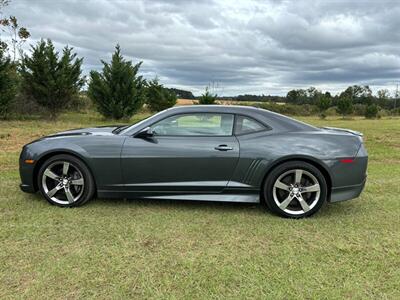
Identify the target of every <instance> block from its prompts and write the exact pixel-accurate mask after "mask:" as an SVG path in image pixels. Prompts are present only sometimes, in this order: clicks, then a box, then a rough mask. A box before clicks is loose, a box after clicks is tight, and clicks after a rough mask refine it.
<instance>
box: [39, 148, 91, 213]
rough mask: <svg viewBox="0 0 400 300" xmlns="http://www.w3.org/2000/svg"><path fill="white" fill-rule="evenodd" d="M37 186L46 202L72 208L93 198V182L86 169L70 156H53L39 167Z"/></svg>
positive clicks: (81, 163)
mask: <svg viewBox="0 0 400 300" xmlns="http://www.w3.org/2000/svg"><path fill="white" fill-rule="evenodd" d="M38 175H39V176H38V186H39V189H40V192H41V193H42V195H43V196H44V197H45V198H46V200H47V201H48V202H50V203H51V204H54V205H58V206H65V207H73V206H79V205H82V204H84V203H86V202H87V201H88V200H90V199H91V198H92V197H93V194H94V191H95V187H94V180H93V178H92V175H91V173H90V171H89V169H88V167H87V166H86V165H85V164H84V163H83V162H82V161H81V160H79V159H77V158H75V157H74V156H71V155H55V156H53V157H51V158H49V159H48V160H47V161H45V162H44V164H43V165H42V166H41V167H40V170H39V173H38Z"/></svg>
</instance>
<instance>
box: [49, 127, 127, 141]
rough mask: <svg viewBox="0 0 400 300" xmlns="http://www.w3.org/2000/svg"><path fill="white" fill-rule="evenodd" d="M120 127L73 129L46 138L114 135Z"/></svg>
mask: <svg viewBox="0 0 400 300" xmlns="http://www.w3.org/2000/svg"><path fill="white" fill-rule="evenodd" d="M118 127H119V126H117V125H114V126H102V127H91V128H79V129H71V130H66V131H61V132H57V133H54V134H51V135H48V136H46V137H44V138H52V137H63V136H77V135H114V133H113V131H114V130H115V129H116V128H118Z"/></svg>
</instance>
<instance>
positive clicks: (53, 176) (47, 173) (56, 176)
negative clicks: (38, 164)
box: [43, 169, 60, 180]
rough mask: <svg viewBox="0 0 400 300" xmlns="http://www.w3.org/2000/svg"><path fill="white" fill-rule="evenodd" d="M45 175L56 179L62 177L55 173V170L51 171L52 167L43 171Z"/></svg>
mask: <svg viewBox="0 0 400 300" xmlns="http://www.w3.org/2000/svg"><path fill="white" fill-rule="evenodd" d="M43 175H45V176H47V177H49V178H51V179H54V180H58V179H59V178H60V176H58V175H57V174H55V173H54V172H53V171H51V170H50V169H46V170H45V171H44V173H43Z"/></svg>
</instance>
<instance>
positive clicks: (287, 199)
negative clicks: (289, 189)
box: [279, 196, 293, 209]
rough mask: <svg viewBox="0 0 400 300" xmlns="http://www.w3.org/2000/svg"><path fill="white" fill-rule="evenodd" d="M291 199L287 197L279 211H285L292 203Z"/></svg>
mask: <svg viewBox="0 0 400 300" xmlns="http://www.w3.org/2000/svg"><path fill="white" fill-rule="evenodd" d="M292 200H293V197H290V196H287V198H286V199H285V200H283V202H282V203H281V204H280V205H279V208H280V209H286V207H287V206H288V205H289V204H290V202H292Z"/></svg>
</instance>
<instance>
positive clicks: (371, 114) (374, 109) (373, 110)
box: [365, 104, 379, 119]
mask: <svg viewBox="0 0 400 300" xmlns="http://www.w3.org/2000/svg"><path fill="white" fill-rule="evenodd" d="M378 112H379V108H378V105H376V104H370V105H368V106H367V108H366V109H365V117H366V118H367V119H375V118H376V117H377V116H378Z"/></svg>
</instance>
